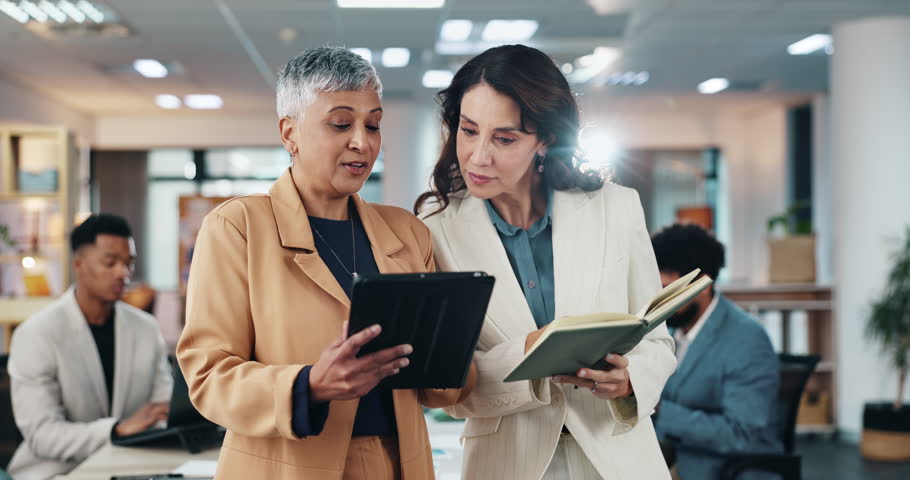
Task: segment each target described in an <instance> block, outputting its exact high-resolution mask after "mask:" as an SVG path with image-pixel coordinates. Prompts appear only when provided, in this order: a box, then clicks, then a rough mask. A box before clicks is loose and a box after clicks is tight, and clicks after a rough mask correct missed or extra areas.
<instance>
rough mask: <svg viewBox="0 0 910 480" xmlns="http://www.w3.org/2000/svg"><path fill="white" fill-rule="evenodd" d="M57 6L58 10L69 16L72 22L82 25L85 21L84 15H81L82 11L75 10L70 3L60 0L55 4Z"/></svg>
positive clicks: (66, 0)
mask: <svg viewBox="0 0 910 480" xmlns="http://www.w3.org/2000/svg"><path fill="white" fill-rule="evenodd" d="M57 6H58V7H60V10H63V11H64V12H66V14H67V15H69V16H70V18H72V19H73V21H74V22H76V23H82V22H84V21H85V14H84V13H82V10H79V9H78V8H76V6H75V5H73V4H72V3H70V2H69V1H68V0H60V1H59V2H57Z"/></svg>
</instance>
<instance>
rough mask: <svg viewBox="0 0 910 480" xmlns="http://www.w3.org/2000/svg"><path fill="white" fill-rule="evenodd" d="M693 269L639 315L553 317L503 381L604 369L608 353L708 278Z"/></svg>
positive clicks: (621, 348) (624, 349)
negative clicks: (550, 322) (700, 276)
mask: <svg viewBox="0 0 910 480" xmlns="http://www.w3.org/2000/svg"><path fill="white" fill-rule="evenodd" d="M698 273H699V270H698V269H696V270H694V271H692V272H690V273H689V274H687V275H685V276H684V277H682V278H680V279H679V280H677V281H675V282H673V283H671V284H670V285H667V287H666V288H664V289H662V290H661V291H660V292H658V293H657V295H655V296H654V298H653V299H652V300H651V301H650V302H648V304H647V305H645V307H644V308H642V311H641V312H639V313H638V315H631V314H627V313H595V314H591V315H583V316H578V317H568V318H561V319H559V320H557V321H555V322H553V323H552V324H551V327H550V328H548V329H547V331H545V332H544V334H543V335H541V336H540V338H539V339H538V340H537V342H536V343H535V344H534V345H533V346H532V347H531V349H530V350H528V353H526V354H525V357H524V359H523V360H522V361H521V363H519V364H518V366H516V367H515V369H513V370H512V372H510V373H509V375H508V376H506V378H505V381H506V382H516V381H519V380H530V379H534V378H543V377H550V376H553V375H575V374H576V373H577V372H578V369H580V368H593V369H596V370H603V369H605V368H606V367H607V363H606V360H604V357H605V356H606V355H607V354H608V353H619V354H622V355H625V354H626V353H628V352H629V351H630V350H632V349H633V348H635V346H636V345H638V342H640V341H641V340H642V338H644V336H645V335H647V334H648V332H650V331H651V330H653V329H654V328H656V327H657V326H658V325H660V324H661V323H663V322H664V321H665V320H666V319H667V318H668V317H669V316H670V315H672V314H673V313H674V312H676V311H677V310H679V309H680V308H681V307H682V306H684V305H685V304H687V303H689V301H690V300H692V299H693V298H694V297H695V296H696V295H698V294H699V293H700V292H701V291H702V290H704V289H705V288H707V287H708V285H710V284H711V279H710V278H709V277H707V276H703V277H702V278H699V279H697V280H696V279H695V278H696V277H697V276H698Z"/></svg>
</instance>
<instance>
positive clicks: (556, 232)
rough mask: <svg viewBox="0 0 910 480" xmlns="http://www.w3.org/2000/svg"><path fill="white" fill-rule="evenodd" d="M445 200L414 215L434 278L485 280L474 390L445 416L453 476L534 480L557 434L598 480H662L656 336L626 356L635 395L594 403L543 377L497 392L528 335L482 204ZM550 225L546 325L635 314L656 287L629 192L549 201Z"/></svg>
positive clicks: (663, 333) (660, 365)
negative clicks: (458, 432) (567, 436)
mask: <svg viewBox="0 0 910 480" xmlns="http://www.w3.org/2000/svg"><path fill="white" fill-rule="evenodd" d="M450 198H451V204H450V205H449V206H448V208H446V210H444V211H443V212H441V213H438V214H436V215H429V214H430V213H431V212H432V211H433V210H434V207H435V205H434V206H428V207H429V208H427V209H425V212H424V213H423V215H422V219H423V221H424V222H425V223H426V224H427V226H428V227H429V228H430V231H431V232H432V234H433V246H434V249H435V252H436V261H437V265H438V266H439V269H440V270H447V271H454V270H461V271H465V270H467V271H474V270H480V271H485V272H487V273H489V274H491V275H493V276H495V277H496V286H495V287H494V289H493V296H492V299H491V300H490V305H489V308H488V310H487V318H486V322H485V323H484V327H483V330H482V333H481V335H480V341H479V343H478V345H477V350H476V352H475V355H474V359H475V362H476V364H477V369H478V379H477V384H476V386H475V387H474V391H473V392H472V393H471V395H470V396H469V397H468V398H467V399H466V401H464V402H462V403H460V404H458V405H455V406H454V407H450V408H447V409H446V411H447V412H448V413H449V414H450V415H453V416H455V417H459V418H467V422H466V424H465V430H464V434H463V439H464V446H465V452H464V464H463V468H462V477H463V478H465V479H471V480H484V479H491V480H492V479H496V480H499V479H506V480H509V479H515V480H532V479H534V480H536V479H539V478H541V477H542V475H543V473H544V471H545V470H546V468H547V466H548V465H549V463H550V460H551V458H552V457H553V454H554V452H555V450H556V444H557V442H558V441H559V435H560V432H561V430H562V427H563V425H566V426H568V428H569V430H570V431H571V432H572V435H573V436H574V437H575V439H576V440H577V441H578V444H579V445H580V446H581V448H582V450H584V452H585V454H586V455H587V457H588V458H589V459H590V461H591V463H592V464H593V465H594V466H595V468H597V471H598V472H599V473H600V474H601V475H602V476H603V477H604V478H605V479H607V480H641V479H669V478H670V476H669V473H668V471H667V467H666V463H665V462H664V459H663V457H662V456H661V453H660V448H659V446H658V444H657V438H656V436H655V433H654V427H653V425H652V424H651V419H650V414H651V412H652V411H653V409H654V407H655V405H657V402H658V400H659V399H660V393H661V390H662V389H663V386H664V383H665V382H666V381H667V379H668V378H669V377H670V375H671V374H672V373H673V371H674V369H675V368H676V357H675V356H674V354H673V340H672V338H671V337H670V335H669V333H668V332H667V329H666V327H665V326H660V327H659V328H657V329H655V330H654V331H652V332H651V333H650V334H648V336H647V337H645V339H644V340H643V341H642V342H641V343H640V344H639V345H638V346H637V347H635V349H633V350H632V351H631V352H629V353H628V354H627V355H626V357H627V358H628V360H629V376H630V379H631V382H632V387H633V389H634V391H635V395H634V397H628V398H623V399H618V400H602V399H599V398H597V397H595V396H593V395H592V394H591V392H590V391H589V390H585V389H577V390H576V389H573V388H572V387H571V386H569V387H564V386H562V385H558V384H554V383H552V382H550V381H549V379H541V380H534V381H523V382H513V383H504V382H503V381H502V380H503V378H505V376H506V374H508V373H509V371H511V370H512V368H513V367H515V366H516V365H517V364H518V362H519V361H520V360H521V358H522V357H523V355H524V344H525V338H526V337H527V335H528V333H530V332H532V331H534V330H535V329H537V326H536V325H535V323H534V318H533V316H532V314H531V311H530V308H529V307H528V305H527V303H526V301H525V297H524V294H523V293H522V289H521V286H520V285H519V284H518V280H517V279H516V277H515V274H514V273H513V270H512V267H511V265H510V264H509V259H508V257H507V256H506V252H505V249H504V247H503V246H502V242H501V241H500V239H499V235H498V234H497V232H496V229H495V227H494V226H493V223H492V221H491V220H490V217H489V215H488V213H487V210H486V207H485V205H484V202H483V201H482V200H480V199H477V198H475V197H472V196H471V195H470V194H469V193H467V192H466V191H463V192H458V193H456V194H453V195H452V196H451V197H450ZM551 220H552V229H553V232H552V233H553V268H554V281H555V292H556V293H555V297H556V308H555V317H556V318H560V317H563V316H570V315H580V314H587V313H594V312H602V311H608V312H630V313H634V312H637V311H638V310H639V309H640V308H641V307H642V306H643V305H644V304H645V303H646V302H647V301H648V300H650V298H651V297H652V296H653V295H654V294H655V293H656V292H657V291H658V290H660V276H659V274H658V270H657V263H656V261H655V259H654V252H653V250H652V248H651V240H650V237H649V236H648V232H647V229H646V226H645V220H644V213H643V211H642V207H641V202H640V201H639V198H638V193H637V192H635V190H632V189H629V188H625V187H621V186H618V185H613V184H606V185H604V186H603V188H601V189H600V190H598V191H595V192H580V191H570V192H559V191H557V192H554V194H553V207H552V218H551Z"/></svg>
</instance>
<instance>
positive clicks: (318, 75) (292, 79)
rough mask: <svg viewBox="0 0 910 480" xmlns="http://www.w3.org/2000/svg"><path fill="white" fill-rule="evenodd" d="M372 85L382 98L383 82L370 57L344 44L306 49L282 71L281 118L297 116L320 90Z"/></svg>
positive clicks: (279, 107)
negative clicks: (353, 50) (344, 46)
mask: <svg viewBox="0 0 910 480" xmlns="http://www.w3.org/2000/svg"><path fill="white" fill-rule="evenodd" d="M363 88H372V89H374V90H376V94H377V95H379V98H380V99H382V82H381V81H379V75H377V74H376V69H375V68H373V65H371V64H370V62H368V61H367V60H366V59H364V58H363V57H361V56H360V55H357V54H356V53H354V52H352V51H350V50H348V49H347V48H343V47H319V48H311V49H308V50H304V51H303V53H301V54H300V55H297V56H296V57H294V58H292V59H291V61H289V62H288V63H286V64H284V66H283V67H281V71H279V72H278V93H277V104H278V105H277V106H278V116H279V117H297V116H299V115H302V114H303V113H304V112H305V111H306V109H307V107H309V106H310V105H312V104H313V102H315V101H316V96H317V95H318V94H320V93H331V92H345V91H353V90H361V89H363Z"/></svg>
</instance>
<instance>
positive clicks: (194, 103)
mask: <svg viewBox="0 0 910 480" xmlns="http://www.w3.org/2000/svg"><path fill="white" fill-rule="evenodd" d="M183 103H184V104H186V106H187V107H190V108H195V109H197V110H216V109H219V108H221V107H223V106H224V101H223V100H221V97H219V96H218V95H210V94H194V95H187V96H185V97H183Z"/></svg>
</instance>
